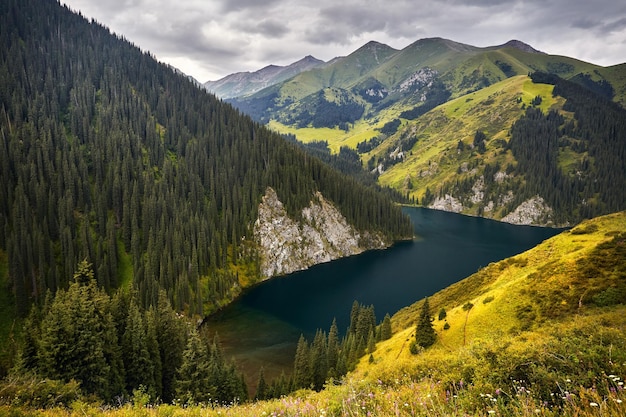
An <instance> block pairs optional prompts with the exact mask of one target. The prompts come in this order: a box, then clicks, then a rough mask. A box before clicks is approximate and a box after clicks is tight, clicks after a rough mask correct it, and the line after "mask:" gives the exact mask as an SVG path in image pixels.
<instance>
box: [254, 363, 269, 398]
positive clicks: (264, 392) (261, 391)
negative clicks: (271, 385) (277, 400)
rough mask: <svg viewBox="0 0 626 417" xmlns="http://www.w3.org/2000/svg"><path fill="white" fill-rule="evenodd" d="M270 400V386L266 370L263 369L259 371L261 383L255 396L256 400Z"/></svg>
mask: <svg viewBox="0 0 626 417" xmlns="http://www.w3.org/2000/svg"><path fill="white" fill-rule="evenodd" d="M267 398H268V386H267V382H265V370H264V369H263V367H261V370H260V371H259V381H258V382H257V385H256V395H255V396H254V399H255V400H265V399H267Z"/></svg>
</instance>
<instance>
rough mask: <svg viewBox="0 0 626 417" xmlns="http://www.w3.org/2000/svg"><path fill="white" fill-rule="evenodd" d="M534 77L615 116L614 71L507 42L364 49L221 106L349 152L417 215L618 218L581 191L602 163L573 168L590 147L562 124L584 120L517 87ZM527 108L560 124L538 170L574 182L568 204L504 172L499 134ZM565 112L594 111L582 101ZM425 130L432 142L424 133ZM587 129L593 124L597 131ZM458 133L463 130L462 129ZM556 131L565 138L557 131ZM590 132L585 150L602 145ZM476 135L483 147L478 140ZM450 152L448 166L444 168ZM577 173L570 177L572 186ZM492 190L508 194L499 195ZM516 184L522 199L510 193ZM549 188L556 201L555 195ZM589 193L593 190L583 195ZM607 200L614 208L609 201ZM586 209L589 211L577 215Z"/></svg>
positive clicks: (512, 158)
mask: <svg viewBox="0 0 626 417" xmlns="http://www.w3.org/2000/svg"><path fill="white" fill-rule="evenodd" d="M534 73H546V74H551V75H552V76H558V77H559V79H562V80H564V81H563V82H562V83H561V84H563V83H565V82H571V83H573V84H575V85H579V86H581V87H582V88H583V90H579V91H578V92H576V93H573V94H574V95H576V96H582V95H589V97H588V98H587V100H588V101H589V102H596V100H598V98H597V97H601V99H599V100H600V101H597V103H598V104H597V105H598V106H601V107H604V106H605V104H602V103H603V102H602V100H608V101H612V102H614V103H617V104H618V105H620V106H622V107H623V106H624V104H626V64H622V65H618V66H612V67H606V68H605V67H599V66H596V65H594V64H590V63H586V62H583V61H579V60H576V59H574V58H569V57H562V56H557V55H549V54H546V53H543V52H541V51H538V50H536V49H535V48H533V47H532V46H530V45H528V44H525V43H524V42H521V41H519V40H511V41H508V42H506V43H504V44H502V45H496V46H488V47H475V46H471V45H466V44H463V43H459V42H454V41H451V40H448V39H443V38H424V39H419V40H417V41H415V42H413V43H412V44H410V45H408V46H406V47H405V48H403V49H401V50H395V49H393V48H391V47H388V46H386V45H383V44H380V43H378V42H373V41H372V42H369V43H367V44H365V45H364V46H362V47H360V48H358V49H357V50H356V51H354V52H353V53H351V54H349V55H348V56H346V57H343V58H341V59H337V60H335V61H334V62H333V63H332V64H327V65H325V66H323V67H319V68H315V69H313V70H311V71H305V72H302V73H300V74H298V75H296V76H295V77H293V78H291V79H289V80H286V81H284V82H282V83H278V84H275V85H273V86H271V87H268V88H266V89H265V90H260V91H258V92H257V93H255V94H253V95H251V96H248V97H244V98H234V99H232V100H229V101H230V102H232V103H233V104H234V105H235V106H237V107H238V108H239V109H240V110H242V111H243V112H245V113H248V114H250V115H251V116H252V117H254V118H255V119H256V120H259V121H260V122H262V123H266V124H268V125H269V126H270V127H271V128H272V129H275V130H277V131H279V132H282V133H285V134H289V135H293V136H295V137H296V138H297V139H298V140H300V141H302V142H305V143H307V142H320V141H322V142H326V143H327V146H328V148H329V149H330V150H331V151H332V152H339V151H340V149H341V148H342V147H347V148H350V149H352V150H356V151H357V153H358V154H359V155H360V158H361V160H362V164H363V166H365V167H367V168H368V170H369V171H370V172H372V174H373V175H374V176H376V177H377V178H378V180H379V183H381V184H383V185H386V186H391V187H392V188H394V189H395V190H397V191H399V192H400V193H401V194H402V195H405V196H406V197H407V198H409V199H413V200H414V201H416V202H417V203H419V204H421V205H424V206H429V207H433V208H438V209H444V210H451V211H462V212H463V213H467V214H473V215H480V216H487V217H492V218H495V219H505V220H506V221H514V222H518V223H519V222H523V223H526V222H529V221H530V222H531V223H532V224H541V225H554V224H557V225H566V224H571V223H576V222H578V221H579V220H580V219H581V218H582V217H580V216H581V215H582V216H584V217H585V218H588V217H589V216H594V215H599V214H603V213H606V212H607V210H616V209H620V208H623V206H622V205H613V206H612V208H611V209H608V208H606V209H604V208H602V207H603V206H604V205H605V204H606V201H608V200H614V197H612V196H611V194H612V193H613V192H607V190H608V188H607V189H603V190H599V189H597V187H595V186H593V185H591V184H585V185H583V184H582V182H584V181H589V178H591V177H593V176H594V175H595V174H594V173H593V171H594V170H596V169H605V168H606V167H604V168H603V167H601V166H600V165H602V163H601V164H600V165H598V166H595V167H591V166H590V165H588V164H587V162H585V161H589V159H588V158H587V156H588V154H587V146H588V145H590V144H592V143H594V142H593V141H588V140H587V139H585V137H584V136H576V135H580V133H578V132H575V131H576V130H577V128H576V126H579V127H581V126H582V125H576V124H572V123H575V120H578V119H579V118H580V117H584V116H582V114H581V112H580V111H578V112H575V113H573V114H572V113H571V110H570V109H568V108H570V107H571V105H572V104H571V103H573V102H574V101H572V100H573V99H572V96H570V97H567V98H566V97H563V96H561V97H559V98H555V97H552V90H551V87H542V86H541V85H542V84H543V83H542V82H540V81H538V82H536V83H535V82H533V85H531V84H528V83H526V81H525V80H530V79H531V78H529V74H534ZM518 77H526V78H523V79H522V78H518ZM511 80H517V81H515V82H509V81H511ZM548 84H552V85H554V84H555V82H553V81H551V82H549V83H548ZM548 84H543V85H548ZM568 88H569V87H568ZM557 91H558V89H557ZM455 100H458V101H457V102H456V104H455V106H456V107H455V108H458V109H464V110H463V113H464V114H465V116H466V119H465V120H464V121H460V119H458V117H457V114H455V112H456V110H455V108H452V107H451V106H452V104H451V103H452V102H453V101H455ZM463 100H465V103H463ZM564 100H565V101H564ZM568 100H569V101H568ZM529 106H530V107H537V108H538V109H540V110H541V111H542V112H544V113H550V112H556V113H558V114H559V115H560V117H563V120H564V124H563V125H561V126H559V127H558V129H560V130H559V132H557V136H558V137H559V138H560V139H559V141H560V145H559V146H558V147H557V148H558V150H556V151H555V153H554V158H555V162H554V164H553V165H554V166H553V167H552V168H550V169H551V170H552V175H554V176H555V177H554V181H557V180H556V177H557V176H558V177H559V178H560V179H559V180H558V181H561V182H563V181H565V182H568V181H573V182H576V181H579V180H582V182H581V184H579V185H578V186H576V187H574V188H572V189H571V190H574V189H576V190H577V191H567V192H571V193H572V195H569V196H565V195H561V196H560V197H559V198H558V199H556V198H555V197H554V195H552V196H548V195H547V193H551V192H553V191H554V190H552V189H553V186H551V185H550V184H548V183H546V184H544V185H543V186H540V185H539V184H540V183H543V182H542V180H541V179H540V178H539V177H533V179H532V180H531V183H530V184H528V182H527V181H528V178H526V177H525V175H527V174H530V173H526V174H522V173H521V172H519V171H517V172H516V171H515V169H516V164H517V163H518V162H519V161H518V159H519V158H520V154H519V151H520V149H518V148H513V149H509V147H508V143H509V141H510V138H511V134H510V129H511V128H512V127H513V126H514V125H515V123H516V121H517V120H518V119H522V120H526V119H524V113H525V112H526V109H527V108H528V107H529ZM577 106H582V107H584V108H586V110H585V111H588V112H590V113H593V112H594V111H593V109H591V108H590V107H588V106H584V105H583V104H582V102H581V103H579V104H578V105H577ZM582 107H581V108H582ZM441 110H443V111H441ZM607 111H608V107H607ZM618 113H619V110H616V111H614V110H610V111H608V113H607V114H611V118H612V119H611V120H608V119H607V118H606V117H605V118H604V119H603V121H602V122H601V123H602V124H604V123H609V124H613V125H614V126H616V128H617V126H620V125H621V123H620V120H622V119H623V118H624V116H620V115H619V114H618ZM599 118H600V119H602V117H599ZM422 121H423V122H422ZM435 121H436V123H437V125H438V126H440V129H439V132H437V131H434V130H429V128H428V127H427V126H428V123H434V122H435ZM446 121H450V122H453V123H457V128H459V129H460V130H457V131H453V130H450V129H447V128H446V124H447V122H446ZM565 122H567V123H565ZM594 123H596V126H600V125H598V123H600V122H599V121H596V122H594ZM461 125H464V127H462V126H461ZM470 126H471V127H472V128H473V129H475V130H474V131H470V130H469V129H470ZM518 126H521V124H520V125H518ZM526 126H527V127H529V125H526ZM565 126H567V129H570V128H571V127H575V129H574V131H571V130H567V131H566V130H565ZM585 129H586V127H585ZM617 129H618V130H616V132H617V131H620V132H621V130H620V129H621V128H617ZM479 131H480V132H481V133H480V135H478V136H477V138H476V139H475V138H474V137H473V136H474V135H477V134H478V132H479ZM443 132H447V133H446V134H447V135H448V136H447V138H446V139H445V143H446V145H445V147H441V146H440V145H442V144H443V142H439V144H437V141H438V140H439V139H438V138H439V137H440V136H441V135H442V134H443ZM596 134H597V135H598V139H597V140H605V139H606V137H607V136H606V135H605V134H604V133H599V132H597V133H596ZM619 134H620V135H621V133H619ZM481 135H486V138H487V139H488V140H486V141H483V140H482V136H481ZM603 138H604V139H603ZM479 142H481V143H479ZM513 142H515V141H513ZM478 145H480V147H479V148H476V146H478ZM614 146H615V148H614V150H615V152H617V153H621V151H620V149H622V148H623V147H624V144H622V143H621V142H619V141H617V142H616V143H615V144H614ZM455 148H457V153H458V156H457V157H456V158H452V155H451V152H453V149H455ZM435 149H436V150H437V152H438V153H435V152H434V150H435ZM485 151H487V152H485ZM515 152H517V154H515V155H513V153H515ZM509 153H510V154H509ZM425 155H428V157H426V156H425ZM534 157H538V156H537V155H535V156H534ZM418 159H421V162H420V163H419V164H418V165H417V166H416V165H415V164H414V163H413V162H414V161H416V160H418ZM411 161H413V162H411ZM605 161H607V162H606V163H608V164H610V165H611V167H612V168H610V169H608V171H610V170H611V169H612V170H613V171H615V172H621V171H620V170H621V169H622V168H621V165H620V163H619V162H617V161H612V162H608V161H609V159H605ZM494 164H496V165H497V168H498V171H499V172H498V173H497V175H498V179H497V181H498V183H497V185H493V184H494V183H493V178H492V173H490V172H488V173H487V174H484V169H485V167H487V166H491V167H494V166H495V165H494ZM577 164H579V165H577ZM451 169H453V170H452V171H451ZM577 172H578V173H579V174H576V173H577ZM468 173H470V174H468ZM474 174H476V175H474ZM580 174H582V175H580ZM472 175H474V177H472ZM577 175H578V176H579V178H578V179H573V178H575V177H576V176H577ZM481 176H482V179H481ZM470 177H472V178H470ZM514 177H516V178H514ZM515 181H517V182H516V185H515V186H514V185H513V184H512V183H513V182H515ZM618 181H621V179H618ZM502 182H504V183H509V185H508V186H500V184H501V183H502ZM522 186H524V187H525V188H524V189H525V191H523V192H519V191H521V190H522V188H523V187H522ZM542 187H543V188H542ZM559 187H561V190H560V191H559V192H560V193H565V192H566V191H565V189H564V188H562V186H559ZM505 188H507V189H506V190H505ZM530 188H533V192H532V193H531V192H530V191H529V189H530ZM593 188H595V189H596V191H595V192H594V193H591V191H590V190H591V189H593ZM609 188H610V187H609ZM585 189H586V190H587V191H584V190H585ZM493 190H497V191H495V192H494V191H493ZM548 190H551V191H548ZM614 191H615V190H614ZM522 194H523V195H524V197H523V199H521V198H522V197H521V196H522ZM583 194H586V196H585V197H582V195H583ZM487 195H491V197H489V198H488V197H486V196H487ZM592 195H593V196H592ZM617 195H619V196H620V197H619V198H620V199H621V198H622V197H621V196H622V193H621V192H619V191H617ZM572 199H574V200H576V201H577V204H578V205H577V206H570V207H569V209H568V210H570V211H569V212H568V213H566V211H567V210H564V209H563V207H562V206H560V205H561V204H562V203H563V202H564V201H570V200H572ZM588 203H590V204H591V205H592V206H593V207H594V208H593V209H589V207H585V204H588ZM568 204H570V203H568ZM611 204H613V203H611ZM620 204H623V203H620ZM555 206H556V207H555ZM582 213H587V214H584V215H583V214H582ZM554 219H558V220H557V221H556V222H555V220H554Z"/></svg>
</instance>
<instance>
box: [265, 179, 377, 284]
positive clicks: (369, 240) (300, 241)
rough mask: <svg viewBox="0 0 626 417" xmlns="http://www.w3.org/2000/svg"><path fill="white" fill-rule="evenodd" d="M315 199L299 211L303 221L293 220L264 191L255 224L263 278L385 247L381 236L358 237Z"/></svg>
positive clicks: (342, 219) (326, 203)
mask: <svg viewBox="0 0 626 417" xmlns="http://www.w3.org/2000/svg"><path fill="white" fill-rule="evenodd" d="M315 200H317V201H311V203H310V205H309V206H308V207H305V208H304V209H303V210H302V220H301V221H296V220H294V219H292V218H290V217H289V216H288V215H287V212H286V210H285V208H284V207H283V204H282V203H281V202H280V200H279V199H278V196H277V195H276V192H275V191H274V190H273V189H272V188H268V189H267V191H266V193H265V196H263V199H262V201H261V203H260V204H259V217H258V219H257V220H256V222H255V223H254V240H255V242H257V244H258V245H259V249H260V253H261V274H262V275H263V276H264V277H265V278H270V277H273V276H277V275H283V274H288V273H291V272H294V271H298V270H302V269H306V268H308V267H310V266H312V265H315V264H318V263H322V262H328V261H331V260H333V259H338V258H341V257H344V256H350V255H355V254H358V253H361V252H363V251H364V250H366V249H374V248H384V247H386V246H387V244H386V243H385V242H384V240H383V239H382V238H380V237H379V238H376V237H373V236H371V235H368V236H361V234H360V233H359V232H358V231H357V230H356V229H354V228H353V227H352V226H350V225H349V224H348V222H347V221H346V219H345V217H344V216H343V215H342V214H341V212H339V210H337V208H336V207H335V206H334V205H333V204H332V203H331V202H329V201H327V200H326V199H325V198H324V196H322V194H321V193H319V192H318V193H317V194H316V195H315ZM363 244H365V245H367V246H366V247H364V245H363Z"/></svg>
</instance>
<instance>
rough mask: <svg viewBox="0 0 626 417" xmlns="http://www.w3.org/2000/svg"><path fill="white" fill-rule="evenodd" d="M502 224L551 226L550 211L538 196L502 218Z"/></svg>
mask: <svg viewBox="0 0 626 417" xmlns="http://www.w3.org/2000/svg"><path fill="white" fill-rule="evenodd" d="M502 221H503V222H507V223H513V224H525V225H531V224H532V225H542V226H546V225H550V224H552V209H551V208H550V207H549V206H548V205H547V204H546V202H545V201H544V200H543V198H541V197H540V196H538V195H536V196H534V197H532V198H529V199H528V200H526V201H524V202H523V203H522V204H520V205H519V206H517V207H516V208H515V210H513V211H512V212H510V213H509V214H507V215H506V216H504V217H503V218H502Z"/></svg>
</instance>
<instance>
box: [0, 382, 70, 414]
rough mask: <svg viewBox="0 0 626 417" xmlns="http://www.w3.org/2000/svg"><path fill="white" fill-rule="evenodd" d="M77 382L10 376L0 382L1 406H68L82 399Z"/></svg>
mask: <svg viewBox="0 0 626 417" xmlns="http://www.w3.org/2000/svg"><path fill="white" fill-rule="evenodd" d="M81 396H82V395H81V391H80V385H79V383H78V382H76V381H70V382H62V381H57V380H53V379H43V378H40V377H38V376H37V375H10V376H9V377H7V378H6V379H5V380H3V381H2V382H0V405H13V406H20V407H30V408H51V407H58V406H67V405H69V404H71V403H73V402H74V401H78V400H79V399H80V398H81Z"/></svg>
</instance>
